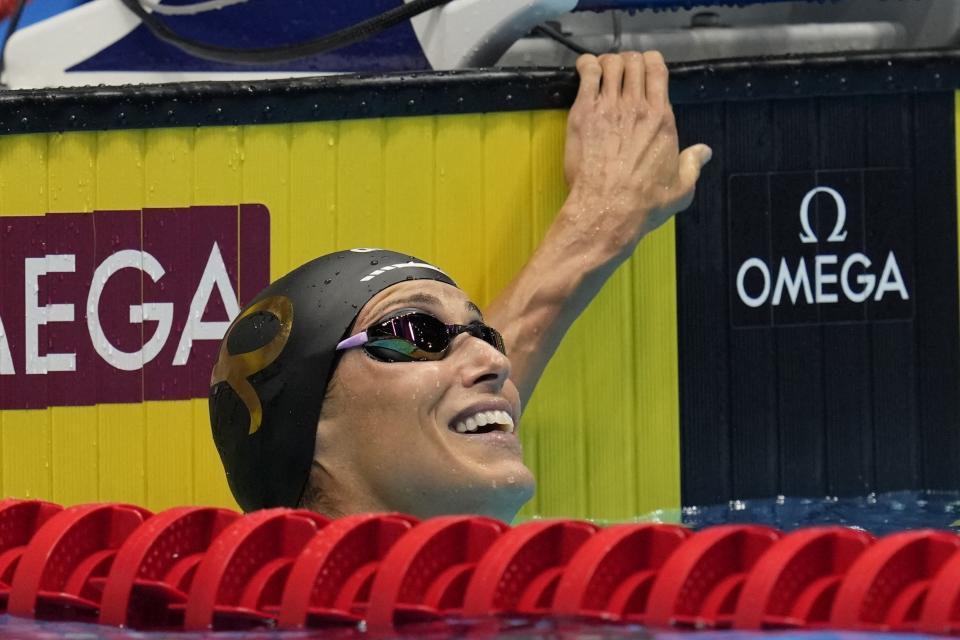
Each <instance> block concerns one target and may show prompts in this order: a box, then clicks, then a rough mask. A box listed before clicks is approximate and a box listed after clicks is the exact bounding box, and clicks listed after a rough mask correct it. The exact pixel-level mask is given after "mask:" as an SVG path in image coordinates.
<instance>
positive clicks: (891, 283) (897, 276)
mask: <svg viewBox="0 0 960 640" xmlns="http://www.w3.org/2000/svg"><path fill="white" fill-rule="evenodd" d="M888 291H896V292H897V293H899V294H900V299H901V300H909V299H910V294H908V293H907V285H906V284H904V282H903V274H901V273H900V265H899V264H897V258H896V257H895V256H894V255H893V251H891V252H890V253H888V254H887V261H886V263H885V264H884V265H883V273H882V274H880V286H878V287H877V295H876V296H875V297H874V300H877V301H878V302H879V301H880V300H883V294H885V293H886V292H888Z"/></svg>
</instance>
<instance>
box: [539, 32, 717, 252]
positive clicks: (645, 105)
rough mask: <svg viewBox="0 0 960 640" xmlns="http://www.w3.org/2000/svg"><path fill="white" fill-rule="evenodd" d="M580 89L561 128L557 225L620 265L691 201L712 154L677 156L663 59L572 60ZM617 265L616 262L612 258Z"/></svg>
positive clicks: (701, 149) (698, 150) (653, 55)
mask: <svg viewBox="0 0 960 640" xmlns="http://www.w3.org/2000/svg"><path fill="white" fill-rule="evenodd" d="M577 71H578V72H579V74H580V90H579V93H578V94H577V99H576V101H575V103H574V105H573V108H572V109H571V110H570V115H569V118H568V121H567V146H566V152H565V156H564V171H565V174H566V178H567V183H568V184H569V186H570V195H569V197H568V199H567V202H566V203H565V205H564V209H563V211H561V213H560V216H561V217H562V216H566V218H567V220H563V221H561V220H558V222H566V223H568V224H569V225H570V227H568V229H575V230H576V232H577V234H578V235H580V234H582V237H581V240H582V241H584V242H587V243H590V244H592V245H594V246H595V248H596V249H598V250H605V251H610V252H612V254H611V257H612V256H616V257H617V258H619V259H620V260H623V259H626V258H627V257H629V255H630V253H632V252H633V249H634V248H635V247H636V245H637V243H638V242H639V241H640V240H641V239H642V238H643V237H644V236H645V235H646V234H647V233H649V232H650V231H653V230H654V229H656V228H657V227H659V226H660V225H661V224H663V223H664V222H666V221H667V220H668V219H669V218H670V217H671V216H673V215H674V214H675V213H677V212H679V211H683V210H684V209H686V208H687V207H688V206H690V203H691V202H692V201H693V195H694V189H695V187H696V183H697V179H698V178H699V176H700V169H701V167H702V166H703V165H704V164H706V163H707V162H708V161H709V160H710V156H711V155H712V152H711V150H710V148H709V147H707V146H706V145H702V144H698V145H694V146H692V147H689V148H687V149H684V150H683V152H680V151H679V148H678V142H677V127H676V121H675V119H674V115H673V108H672V107H671V105H670V98H669V95H668V90H667V83H668V79H669V73H668V71H667V66H666V64H665V63H664V61H663V56H661V55H660V54H659V53H657V52H655V51H651V52H647V53H642V54H641V53H636V52H631V53H624V54H606V55H602V56H600V57H599V58H597V57H596V56H592V55H584V56H581V57H580V58H579V59H578V60H577ZM614 259H616V258H614Z"/></svg>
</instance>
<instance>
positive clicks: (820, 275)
mask: <svg viewBox="0 0 960 640" xmlns="http://www.w3.org/2000/svg"><path fill="white" fill-rule="evenodd" d="M831 264H837V256H831V255H825V256H817V257H816V258H814V259H813V272H814V273H813V279H814V280H816V283H817V295H816V300H817V304H821V303H827V304H829V303H831V302H836V301H837V298H838V297H837V294H835V293H824V291H823V285H825V284H836V283H837V274H836V273H824V271H823V267H824V265H831Z"/></svg>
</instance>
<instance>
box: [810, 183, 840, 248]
mask: <svg viewBox="0 0 960 640" xmlns="http://www.w3.org/2000/svg"><path fill="white" fill-rule="evenodd" d="M818 193H826V194H827V195H829V196H830V197H831V198H833V201H834V203H835V204H836V205H837V222H836V224H834V225H833V232H832V233H831V234H830V237H829V238H827V242H843V241H844V240H846V239H847V232H846V231H845V230H844V228H843V227H844V226H845V225H846V224H847V203H846V202H844V200H843V196H841V195H840V193H839V192H838V191H837V190H836V189H831V188H830V187H817V188H816V189H812V190H811V191H810V192H809V193H807V195H805V196H804V197H803V202H801V203H800V226H801V227H803V233H801V234H800V242H803V243H804V244H813V243H815V242H817V241H818V240H817V236H816V234H814V233H813V229H811V228H810V202H811V201H812V200H813V197H814V196H815V195H817V194H818Z"/></svg>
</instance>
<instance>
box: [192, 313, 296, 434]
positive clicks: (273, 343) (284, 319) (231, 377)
mask: <svg viewBox="0 0 960 640" xmlns="http://www.w3.org/2000/svg"><path fill="white" fill-rule="evenodd" d="M261 312H266V313H270V314H272V315H274V316H276V318H277V319H278V320H279V321H280V330H279V331H277V335H275V336H274V337H273V338H272V339H271V340H270V342H268V343H267V344H265V345H263V346H262V347H260V348H258V349H254V350H253V351H247V352H246V353H238V354H236V355H232V354H231V353H230V352H229V351H228V350H227V342H228V340H227V339H226V338H225V339H224V340H223V342H222V343H221V345H220V354H219V355H218V356H217V364H216V365H215V366H214V368H213V375H212V376H211V378H210V386H211V387H213V386H214V385H216V384H219V383H221V382H226V383H227V384H229V385H230V388H231V389H233V390H234V392H236V394H237V395H238V396H239V397H240V400H242V401H243V404H244V405H245V406H246V407H247V411H249V412H250V430H249V432H248V435H253V434H254V433H256V432H257V431H258V430H259V429H260V424H261V423H262V422H263V407H262V405H261V404H260V397H259V396H258V395H257V391H256V390H255V389H254V388H253V385H252V384H250V381H249V380H247V378H248V377H249V376H252V375H253V374H255V373H257V372H258V371H263V370H264V369H265V368H267V366H269V365H270V363H272V362H273V361H274V360H276V359H277V357H279V356H280V354H281V353H282V352H283V348H284V347H285V346H286V344H287V340H289V339H290V331H291V329H292V328H293V302H292V301H291V300H290V298H287V297H286V296H271V297H269V298H265V299H263V300H261V301H260V302H258V303H256V304H255V305H253V306H251V307H250V308H249V309H247V310H246V311H244V312H243V313H242V314H240V315H239V316H237V318H236V320H234V321H233V324H231V325H230V328H229V329H228V330H227V334H226V335H227V336H229V335H230V332H231V331H232V330H233V328H234V327H235V326H237V323H238V322H240V321H241V320H243V319H244V318H246V317H248V316H251V315H253V314H255V313H261Z"/></svg>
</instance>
